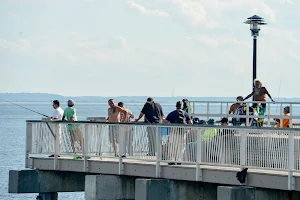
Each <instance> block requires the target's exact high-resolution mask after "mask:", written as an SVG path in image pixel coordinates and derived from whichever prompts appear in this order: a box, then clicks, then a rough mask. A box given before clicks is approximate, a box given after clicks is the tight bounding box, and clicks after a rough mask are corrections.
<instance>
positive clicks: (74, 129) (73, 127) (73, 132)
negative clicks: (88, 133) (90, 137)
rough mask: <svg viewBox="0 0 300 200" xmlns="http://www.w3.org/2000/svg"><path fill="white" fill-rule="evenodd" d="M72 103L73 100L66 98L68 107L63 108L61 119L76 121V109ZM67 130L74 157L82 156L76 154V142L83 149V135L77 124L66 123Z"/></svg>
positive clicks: (73, 102)
mask: <svg viewBox="0 0 300 200" xmlns="http://www.w3.org/2000/svg"><path fill="white" fill-rule="evenodd" d="M74 105H75V101H73V100H72V99H70V100H68V108H66V109H65V110H64V114H63V117H62V120H66V121H77V115H76V109H75V108H74ZM68 131H69V132H70V137H71V146H72V149H73V153H74V154H75V156H74V158H82V157H81V156H77V155H76V154H77V153H76V143H78V144H79V146H80V149H81V151H82V153H83V151H84V146H83V144H84V143H83V135H82V132H81V130H80V127H79V125H77V124H68Z"/></svg>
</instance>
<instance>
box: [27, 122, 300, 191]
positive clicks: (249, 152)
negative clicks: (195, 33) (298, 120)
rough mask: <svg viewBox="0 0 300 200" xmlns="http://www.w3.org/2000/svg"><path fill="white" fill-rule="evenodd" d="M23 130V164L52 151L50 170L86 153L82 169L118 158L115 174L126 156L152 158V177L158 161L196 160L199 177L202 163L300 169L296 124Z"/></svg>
mask: <svg viewBox="0 0 300 200" xmlns="http://www.w3.org/2000/svg"><path fill="white" fill-rule="evenodd" d="M46 123H49V125H50V127H51V128H53V130H54V133H55V137H53V136H52V134H51V131H49V127H48V126H46ZM70 125H71V126H70ZM72 125H74V126H72ZM72 127H73V128H74V127H75V129H76V130H75V129H73V128H72ZM77 130H78V131H79V132H77ZM74 131H76V132H74ZM26 134H27V136H26V159H25V160H26V167H30V166H32V162H31V161H30V159H31V157H32V156H33V157H34V156H35V155H36V156H41V155H44V156H45V155H47V156H49V155H51V154H53V155H54V162H53V163H54V166H53V170H58V169H59V163H60V162H59V160H58V155H65V156H74V155H82V156H84V159H83V162H84V165H83V166H84V168H83V169H82V170H83V171H84V172H88V162H89V161H88V159H89V158H88V157H89V156H90V157H100V158H104V157H108V158H115V159H117V160H118V161H119V174H122V173H123V172H124V171H123V165H122V163H123V162H126V159H131V160H132V159H133V160H136V161H137V162H139V161H140V162H143V161H148V162H156V172H155V174H156V177H160V175H161V171H160V168H161V163H168V162H173V163H174V162H175V163H183V164H194V165H196V171H197V173H196V174H197V175H196V177H195V180H197V181H201V177H200V176H199V173H201V172H200V171H199V170H201V168H200V165H206V164H208V165H212V166H216V165H219V166H224V167H228V166H229V167H240V168H242V167H248V168H252V169H264V170H274V171H288V172H289V175H288V179H289V181H291V179H293V173H292V172H294V171H296V172H300V129H299V128H289V129H278V128H269V127H262V128H257V127H229V126H209V125H206V126H203V125H181V124H150V123H112V122H90V121H78V122H69V121H51V122H49V121H41V120H27V133H26ZM72 134H79V135H78V136H79V137H80V140H81V139H82V140H81V141H82V142H80V141H78V138H77V140H76V141H74V140H72ZM111 134H112V137H113V138H111ZM129 138H131V139H129ZM114 142H116V143H118V145H117V149H115V147H116V146H114V145H113V143H114ZM126 153H128V157H125V158H123V157H122V155H123V154H126ZM126 155H127V154H126ZM33 167H34V166H33ZM289 189H290V190H292V189H293V188H292V186H289Z"/></svg>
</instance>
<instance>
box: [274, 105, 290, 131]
mask: <svg viewBox="0 0 300 200" xmlns="http://www.w3.org/2000/svg"><path fill="white" fill-rule="evenodd" d="M283 113H284V116H287V117H288V118H283V119H282V128H289V127H290V118H289V117H290V107H289V106H286V107H284V108H283ZM274 120H275V121H276V122H277V128H280V127H281V123H280V119H274Z"/></svg>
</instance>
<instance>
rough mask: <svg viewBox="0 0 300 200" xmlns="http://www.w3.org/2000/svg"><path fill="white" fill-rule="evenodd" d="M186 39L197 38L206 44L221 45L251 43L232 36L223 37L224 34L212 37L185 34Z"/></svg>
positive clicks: (246, 44)
mask: <svg viewBox="0 0 300 200" xmlns="http://www.w3.org/2000/svg"><path fill="white" fill-rule="evenodd" d="M186 39H188V40H192V39H197V40H199V41H200V42H201V43H202V44H205V45H208V46H214V47H218V46H222V45H240V46H244V47H249V48H250V47H251V44H250V43H248V42H243V41H240V40H237V39H235V38H232V37H224V36H218V37H212V36H207V35H201V34H200V35H197V36H194V37H193V36H186Z"/></svg>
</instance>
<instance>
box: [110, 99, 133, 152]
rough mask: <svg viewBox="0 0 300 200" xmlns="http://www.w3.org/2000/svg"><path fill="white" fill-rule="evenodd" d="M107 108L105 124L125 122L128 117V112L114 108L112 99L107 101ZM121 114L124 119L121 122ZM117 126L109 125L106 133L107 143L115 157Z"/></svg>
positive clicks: (117, 135)
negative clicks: (107, 134) (107, 136)
mask: <svg viewBox="0 0 300 200" xmlns="http://www.w3.org/2000/svg"><path fill="white" fill-rule="evenodd" d="M108 105H109V108H108V110H107V112H108V117H107V122H118V123H120V122H123V123H124V122H126V120H127V117H128V112H127V110H126V109H124V108H122V107H119V106H116V105H115V102H114V100H113V99H109V100H108ZM121 113H123V114H124V117H123V119H122V121H121ZM118 128H119V126H117V125H109V127H108V132H109V141H110V144H111V145H112V147H113V149H114V153H115V156H117V152H118V149H117V144H118V143H119V129H118Z"/></svg>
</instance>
